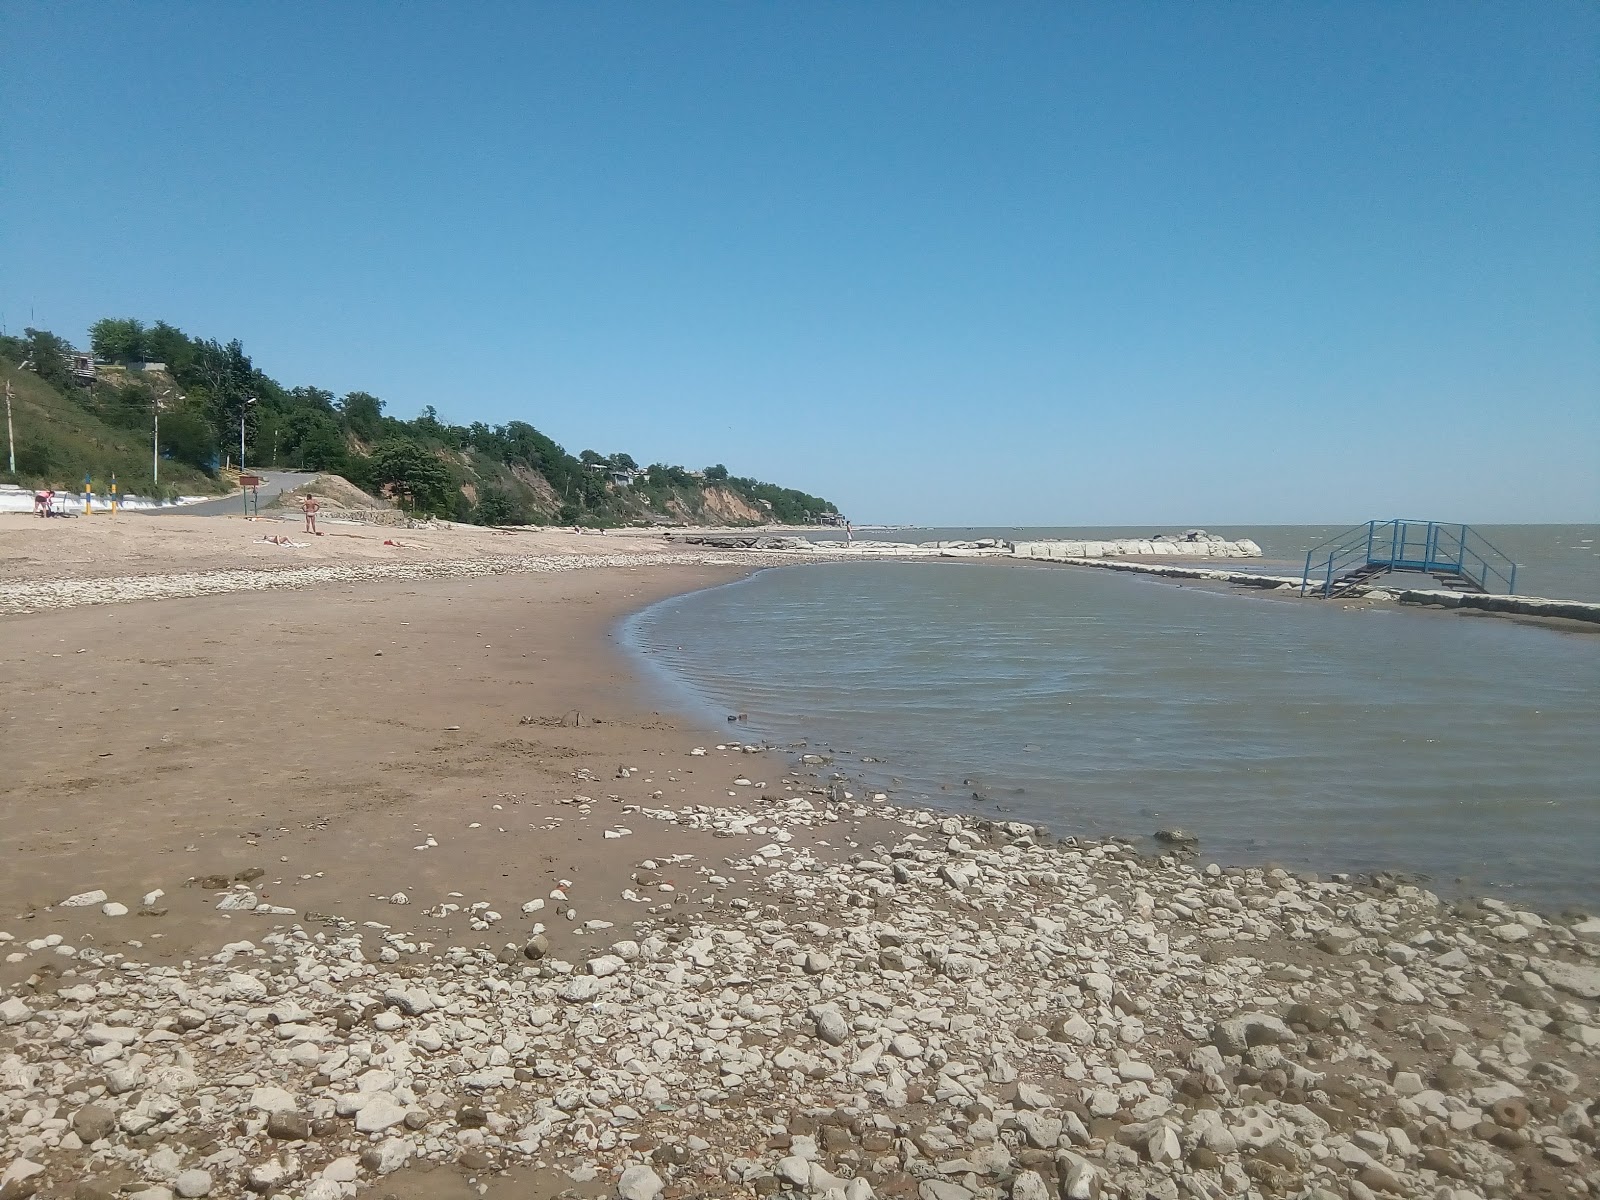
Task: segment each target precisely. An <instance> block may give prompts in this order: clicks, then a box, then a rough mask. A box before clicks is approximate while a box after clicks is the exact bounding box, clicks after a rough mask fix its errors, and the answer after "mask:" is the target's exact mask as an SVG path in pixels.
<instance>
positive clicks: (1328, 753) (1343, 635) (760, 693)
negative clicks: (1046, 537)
mask: <svg viewBox="0 0 1600 1200" xmlns="http://www.w3.org/2000/svg"><path fill="white" fill-rule="evenodd" d="M624 632H625V641H626V643H627V644H628V645H630V646H631V647H632V649H633V650H634V651H635V652H636V653H637V654H638V656H639V658H640V659H641V661H643V662H644V663H646V664H649V669H650V672H651V674H652V675H653V676H654V678H655V680H656V682H657V684H658V685H659V686H660V687H661V688H663V689H664V690H665V691H667V692H668V693H669V694H670V697H671V698H672V699H675V700H676V701H677V702H679V703H681V704H683V705H684V706H686V707H688V708H690V709H691V710H693V711H695V712H697V713H698V714H699V715H700V716H702V717H706V718H710V719H712V720H714V721H716V722H717V723H718V724H719V725H720V724H722V723H723V722H724V721H725V718H726V716H727V714H729V713H744V714H747V719H746V720H744V721H741V722H739V723H738V724H737V725H732V726H729V727H728V729H729V736H730V737H737V738H740V739H743V740H755V739H758V738H768V739H771V740H772V741H774V742H775V743H779V744H783V743H789V742H794V741H799V740H802V739H804V740H807V741H808V742H809V743H810V744H811V745H812V746H813V747H823V746H826V747H829V748H831V749H832V750H833V751H834V752H835V754H836V755H837V760H836V764H835V765H836V768H837V769H838V770H841V771H843V772H846V773H848V774H850V775H851V776H852V777H860V778H861V779H862V780H863V782H866V783H872V784H886V785H890V786H891V789H892V792H893V795H894V798H895V799H896V800H899V801H902V802H918V801H922V802H926V803H929V804H932V805H935V806H942V807H948V808H953V809H959V810H963V811H977V812H981V813H986V814H990V815H994V816H997V817H1002V816H1003V817H1010V818H1013V819H1021V820H1028V821H1034V822H1043V823H1045V824H1047V825H1049V826H1050V827H1051V828H1052V829H1053V830H1054V831H1056V832H1057V833H1061V834H1067V833H1079V834H1089V835H1106V834H1126V835H1134V836H1140V835H1148V834H1150V833H1152V832H1153V831H1155V830H1156V829H1158V828H1170V827H1173V826H1182V827H1184V828H1186V829H1188V830H1190V831H1192V832H1193V833H1195V834H1197V835H1198V836H1199V837H1200V839H1201V847H1200V851H1201V855H1202V857H1203V858H1205V859H1207V860H1211V859H1215V860H1219V861H1224V862H1261V861H1264V860H1273V861H1277V862H1281V863H1283V864H1285V865H1288V866H1292V867H1298V868H1304V869H1310V870H1319V871H1339V870H1347V871H1365V870H1376V869H1390V870H1401V871H1407V872H1414V873H1419V874H1422V875H1425V876H1426V877H1427V880H1428V884H1429V886H1431V887H1433V888H1434V889H1435V890H1438V891H1441V892H1443V893H1446V894H1457V893H1462V892H1492V893H1497V894H1501V895H1505V896H1506V897H1507V898H1510V899H1514V900H1516V901H1517V902H1518V903H1522V904H1526V905H1532V906H1535V907H1539V908H1544V909H1551V910H1554V909H1560V908H1562V907H1564V906H1569V905H1575V906H1579V907H1588V908H1597V907H1600V870H1597V869H1596V866H1595V864H1596V861H1597V859H1600V736H1597V735H1596V730H1600V638H1597V637H1593V636H1585V635H1579V634H1569V633H1563V632H1557V631H1553V630H1549V629H1544V628H1535V627H1528V626H1523V625H1519V624H1516V623H1514V622H1510V621H1503V620H1497V619H1492V618H1470V617H1459V616H1455V615H1451V614H1443V613H1420V612H1410V611H1396V610H1392V609H1389V608H1368V609H1344V608H1341V607H1338V606H1336V605H1331V604H1321V603H1304V602H1287V601H1284V600H1279V599H1269V598H1265V597H1257V596H1248V595H1240V594H1234V593H1229V592H1224V591H1216V590H1210V589H1204V588H1195V587H1177V586H1173V585H1172V584H1170V583H1166V582H1161V581H1155V580H1151V579H1145V578H1139V577H1132V576H1127V575H1121V574H1114V573H1111V572H1101V571H1094V570H1087V569H1084V570H1075V569H1071V568H1065V569H1063V568H1049V567H1027V566H1017V565H1012V564H1000V563H975V564H971V563H953V562H939V563H894V562H879V563H839V564H819V565H811V566H805V567H796V568H787V569H777V570H770V571H764V572H761V573H759V574H757V575H755V576H752V577H750V578H749V579H746V580H743V581H741V582H739V583H736V584H731V585H727V586H724V587H718V588H713V589H710V590H707V591H702V592H696V593H691V594H689V595H686V596H679V597H675V598H673V599H670V600H667V601H664V602H662V603H660V604H657V605H655V606H653V607H652V608H649V609H647V610H645V611H644V612H642V613H639V614H637V615H635V616H634V617H633V618H631V619H630V620H629V621H628V622H627V624H626V626H625V631H624ZM866 760H876V761H866ZM979 797H981V799H980V798H979Z"/></svg>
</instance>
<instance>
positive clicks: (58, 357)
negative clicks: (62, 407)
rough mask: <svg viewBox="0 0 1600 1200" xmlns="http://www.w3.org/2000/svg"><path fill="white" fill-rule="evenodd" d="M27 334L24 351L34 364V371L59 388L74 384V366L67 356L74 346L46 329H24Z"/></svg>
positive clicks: (28, 359)
mask: <svg viewBox="0 0 1600 1200" xmlns="http://www.w3.org/2000/svg"><path fill="white" fill-rule="evenodd" d="M22 332H23V333H25V334H26V335H27V339H26V348H25V351H24V353H25V354H26V356H27V361H29V362H31V363H32V364H33V373H34V374H35V375H37V376H38V377H39V378H40V379H42V380H44V381H45V382H46V383H49V384H54V385H55V386H56V387H58V388H63V389H64V388H69V387H71V386H72V368H71V366H70V365H69V360H68V358H67V356H68V355H69V354H71V353H72V347H71V346H70V345H68V344H67V342H65V341H63V340H62V339H61V338H58V337H57V336H56V335H55V334H53V333H51V332H50V331H49V330H46V329H24V330H23V331H22Z"/></svg>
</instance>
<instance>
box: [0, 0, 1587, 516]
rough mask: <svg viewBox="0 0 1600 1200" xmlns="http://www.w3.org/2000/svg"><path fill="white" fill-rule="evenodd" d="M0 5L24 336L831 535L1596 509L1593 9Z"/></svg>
mask: <svg viewBox="0 0 1600 1200" xmlns="http://www.w3.org/2000/svg"><path fill="white" fill-rule="evenodd" d="M6 12H7V17H6V22H5V25H6V32H7V37H6V42H7V54H6V60H7V64H6V70H5V72H4V74H3V76H0V159H3V163H4V172H3V177H0V264H3V265H0V315H3V320H4V322H5V324H6V326H7V328H8V329H10V330H11V331H13V332H15V331H18V330H20V329H21V328H22V327H23V326H25V325H28V324H30V323H32V324H36V325H38V326H40V327H43V328H49V329H53V330H54V331H56V332H58V333H61V334H63V335H65V336H69V337H72V338H74V339H77V340H80V341H81V340H82V339H83V335H84V330H85V329H86V328H87V326H88V325H89V324H90V323H91V322H92V321H93V320H95V319H96V318H97V317H100V316H105V315H115V316H139V317H142V318H144V319H147V320H151V319H156V318H162V319H165V320H168V321H171V322H173V323H175V324H177V325H179V326H181V327H183V328H184V329H185V330H187V331H189V332H191V333H196V334H199V335H202V336H214V337H218V338H221V339H224V340H225V339H227V338H230V337H238V338H240V339H241V340H242V341H243V342H244V344H245V347H246V349H247V350H248V351H249V352H250V353H251V354H252V355H253V356H254V357H255V359H256V362H257V363H258V365H260V366H262V367H263V368H264V369H265V370H266V371H267V372H268V373H269V374H271V375H273V376H274V377H275V378H277V379H279V380H281V381H282V382H284V383H285V384H288V385H291V386H292V385H296V384H316V385H319V386H322V387H327V388H331V389H333V390H335V391H339V392H343V391H347V390H351V389H355V388H361V389H365V390H368V391H372V392H374V393H376V394H378V395H380V396H382V397H383V398H384V399H385V400H387V401H388V404H389V410H390V411H391V412H393V413H395V414H396V415H400V416H411V415H414V414H415V413H417V412H418V411H419V410H420V409H421V408H422V406H424V405H426V404H433V405H435V406H436V407H437V408H438V410H439V412H440V414H441V416H443V417H446V418H449V419H453V420H457V421H462V422H466V421H471V420H475V419H480V420H486V421H490V422H496V421H504V420H509V419H523V420H527V421H530V422H531V423H533V424H534V425H537V426H539V427H540V428H541V429H543V430H545V431H546V432H547V433H549V434H551V435H552V436H553V437H555V438H556V439H557V440H558V441H560V442H561V443H562V444H563V445H565V446H566V447H567V448H568V449H570V450H572V451H574V452H576V451H577V450H580V449H584V448H590V447H592V448H595V449H599V450H601V451H606V452H609V451H613V450H627V451H628V452H630V453H632V454H633V455H634V456H635V457H636V458H639V459H640V460H641V461H651V460H663V461H668V462H680V463H683V464H685V465H688V466H691V467H695V466H703V465H706V464H708V463H713V462H724V463H726V464H727V465H728V466H729V467H730V468H732V469H734V470H735V471H736V472H738V473H744V474H752V475H757V476H760V477H762V478H768V479H773V480H775V481H778V482H782V483H786V484H791V485H794V486H798V487H802V488H805V489H806V490H808V491H812V492H815V493H819V494H821V495H824V496H827V497H829V498H830V499H833V500H835V501H836V502H838V503H839V504H840V506H841V507H842V508H844V509H845V510H846V511H847V512H849V513H850V514H851V515H852V516H854V517H856V518H857V519H858V520H863V521H869V520H885V521H915V522H919V523H924V524H946V523H961V524H1012V523H1026V524H1052V525H1053V524H1093V523H1119V524H1120V523H1140V522H1154V523H1184V524H1194V523H1207V522H1209V523H1213V524H1223V523H1245V524H1248V523H1251V522H1263V523H1266V522H1295V521H1357V520H1365V519H1367V518H1368V517H1372V516H1386V515H1391V514H1393V513H1395V512H1404V513H1407V514H1410V515H1422V516H1439V517H1441V518H1445V519H1457V520H1471V521H1491V520H1502V521H1541V520H1590V521H1593V520H1597V519H1600V83H1597V80H1600V8H1597V7H1596V6H1594V5H1592V4H1587V3H1578V2H1571V3H1568V2H1563V0H1547V2H1541V3H1535V4H1511V3H1496V4H1488V3H1459V2H1451V3H1445V4H1425V3H1414V4H1394V3H1381V4H1364V3H1351V2H1344V0H1340V2H1337V3H1296V4H1282V5H1277V4H1274V5H1267V4H1244V3H1218V4H1187V3H1185V4H1179V3H1142V4H1139V3H1135V4H1122V3H1117V4H1104V5H1090V4H1082V5H1063V4H1054V3H1052V4H1037V5H1034V4H1024V3H1012V4H1005V5H987V4H970V3H969V4H953V3H914V4H913V3H905V4H901V3H892V2H887V0H880V2H875V3H871V4H826V3H807V4H798V3H793V4H779V3H755V4H740V5H735V4H731V3H729V4H694V3H683V4H671V5H646V4H632V5H622V4H607V3H596V4H586V5H579V4H576V3H563V4H543V5H535V4H489V3H482V4H465V5H463V4H437V5H429V4H420V3H413V4H405V5H399V4H368V5H362V4H356V3H344V4H335V5H324V4H303V5H297V4H282V3H272V4H265V3H260V4H253V5H247V4H243V3H238V4H222V5H218V4H200V3H197V4H192V5H174V4H156V3H145V4H139V5H130V4H120V3H119V4H94V3H74V4H66V5H62V4H54V3H50V4H41V3H28V2H22V3H18V2H15V0H14V2H13V3H10V4H8V5H7V6H6ZM30 314H31V316H30Z"/></svg>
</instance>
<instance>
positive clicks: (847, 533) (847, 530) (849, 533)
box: [844, 521, 856, 546]
mask: <svg viewBox="0 0 1600 1200" xmlns="http://www.w3.org/2000/svg"><path fill="white" fill-rule="evenodd" d="M855 540H856V527H855V526H854V525H852V524H850V522H849V521H846V522H845V523H844V544H845V545H846V546H848V545H850V544H851V543H852V542H854V541H855Z"/></svg>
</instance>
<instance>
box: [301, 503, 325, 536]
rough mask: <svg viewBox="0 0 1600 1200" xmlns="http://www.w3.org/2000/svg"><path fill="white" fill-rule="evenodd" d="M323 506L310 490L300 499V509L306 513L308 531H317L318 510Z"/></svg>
mask: <svg viewBox="0 0 1600 1200" xmlns="http://www.w3.org/2000/svg"><path fill="white" fill-rule="evenodd" d="M321 508H322V505H320V504H318V503H317V498H316V497H315V496H313V495H311V494H310V493H309V492H308V493H306V496H305V498H304V499H303V500H301V501H300V511H301V512H303V513H305V514H306V532H307V533H317V512H318V510H320V509H321ZM318 536H319V537H320V536H321V535H320V534H318Z"/></svg>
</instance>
